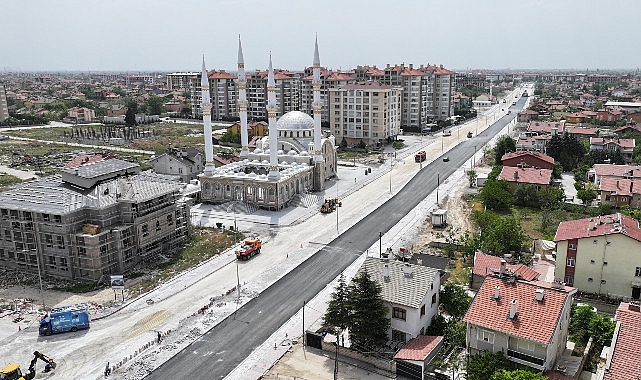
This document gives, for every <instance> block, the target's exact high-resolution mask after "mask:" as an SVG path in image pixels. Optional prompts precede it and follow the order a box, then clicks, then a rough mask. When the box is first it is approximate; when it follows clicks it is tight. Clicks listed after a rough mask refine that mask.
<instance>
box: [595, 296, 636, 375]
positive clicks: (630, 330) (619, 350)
mask: <svg viewBox="0 0 641 380" xmlns="http://www.w3.org/2000/svg"><path fill="white" fill-rule="evenodd" d="M615 319H616V320H617V321H619V322H621V325H620V326H619V333H618V335H617V336H616V340H615V338H613V339H612V345H613V346H612V349H613V353H612V359H611V362H610V367H609V368H606V370H605V376H604V377H603V379H604V380H622V379H631V380H632V379H638V378H639V375H640V374H641V361H640V360H639V346H641V313H640V312H639V311H638V310H630V304H628V303H625V302H621V304H620V305H619V308H618V309H617V314H616V317H615Z"/></svg>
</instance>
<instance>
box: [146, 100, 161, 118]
mask: <svg viewBox="0 0 641 380" xmlns="http://www.w3.org/2000/svg"><path fill="white" fill-rule="evenodd" d="M164 109H165V105H164V102H163V98H161V97H159V96H155V95H151V96H150V97H149V98H148V99H147V113H148V114H150V115H160V114H161V113H163V112H164Z"/></svg>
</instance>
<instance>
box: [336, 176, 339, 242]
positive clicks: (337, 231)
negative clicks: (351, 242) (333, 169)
mask: <svg viewBox="0 0 641 380" xmlns="http://www.w3.org/2000/svg"><path fill="white" fill-rule="evenodd" d="M336 203H338V179H336ZM336 206H338V204H337V205H336ZM336 233H337V234H339V233H340V232H339V230H338V207H336Z"/></svg>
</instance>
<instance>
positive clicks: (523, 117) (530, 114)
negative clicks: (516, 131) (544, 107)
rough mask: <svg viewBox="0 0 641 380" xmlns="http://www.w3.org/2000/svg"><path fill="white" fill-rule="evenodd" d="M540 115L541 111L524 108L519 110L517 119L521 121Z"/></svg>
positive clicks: (530, 119) (533, 118) (534, 118)
mask: <svg viewBox="0 0 641 380" xmlns="http://www.w3.org/2000/svg"><path fill="white" fill-rule="evenodd" d="M538 116H539V113H538V112H536V111H534V110H524V111H521V112H519V114H518V116H517V120H516V121H518V122H520V123H523V122H528V121H532V120H536V118H537V117H538Z"/></svg>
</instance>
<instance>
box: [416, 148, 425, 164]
mask: <svg viewBox="0 0 641 380" xmlns="http://www.w3.org/2000/svg"><path fill="white" fill-rule="evenodd" d="M426 158H427V153H426V152H425V151H424V150H422V151H420V152H418V153H416V154H415V155H414V161H415V162H423V161H425V159H426Z"/></svg>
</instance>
